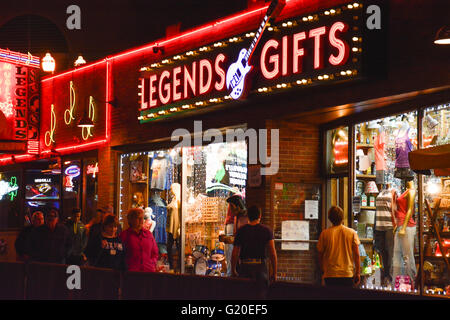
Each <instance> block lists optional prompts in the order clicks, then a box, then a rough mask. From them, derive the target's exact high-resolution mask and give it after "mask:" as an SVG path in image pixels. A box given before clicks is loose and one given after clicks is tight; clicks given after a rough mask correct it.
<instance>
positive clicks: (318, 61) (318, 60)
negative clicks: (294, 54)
mask: <svg viewBox="0 0 450 320" xmlns="http://www.w3.org/2000/svg"><path fill="white" fill-rule="evenodd" d="M326 32H327V29H326V27H320V28H316V29H312V30H310V31H309V37H310V38H312V37H314V69H321V68H323V61H322V55H321V54H320V53H321V52H320V49H321V48H320V47H321V46H320V37H321V36H323V35H324V34H325V33H326Z"/></svg>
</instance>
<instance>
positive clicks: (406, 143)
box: [395, 128, 413, 168]
mask: <svg viewBox="0 0 450 320" xmlns="http://www.w3.org/2000/svg"><path fill="white" fill-rule="evenodd" d="M408 134H409V128H408V130H406V132H405V134H404V135H403V136H398V137H397V138H396V139H395V167H396V168H409V158H408V154H409V153H410V152H411V151H412V149H413V145H412V143H411V140H410V139H409V136H408Z"/></svg>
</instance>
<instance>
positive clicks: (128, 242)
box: [120, 208, 158, 272]
mask: <svg viewBox="0 0 450 320" xmlns="http://www.w3.org/2000/svg"><path fill="white" fill-rule="evenodd" d="M127 218H128V224H129V226H130V227H129V228H128V229H127V230H125V231H123V232H122V233H121V234H120V239H121V240H122V243H123V244H124V247H125V257H126V258H125V261H126V264H127V269H128V270H129V271H146V272H156V261H157V260H158V245H157V244H156V241H155V238H154V237H153V235H152V233H151V232H150V231H148V230H146V229H144V210H142V209H141V208H132V209H130V210H128V213H127Z"/></svg>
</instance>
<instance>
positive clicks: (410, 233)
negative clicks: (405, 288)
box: [392, 226, 417, 284]
mask: <svg viewBox="0 0 450 320" xmlns="http://www.w3.org/2000/svg"><path fill="white" fill-rule="evenodd" d="M400 229H401V228H400V227H399V228H397V230H396V232H395V236H394V256H393V259H392V280H393V281H395V278H396V277H397V276H399V275H406V276H409V277H410V278H411V282H412V283H413V284H414V281H415V278H416V274H417V270H416V262H415V259H414V237H415V236H416V227H415V226H414V227H406V232H405V235H403V236H399V235H398V231H399V230H400Z"/></svg>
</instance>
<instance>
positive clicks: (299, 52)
mask: <svg viewBox="0 0 450 320" xmlns="http://www.w3.org/2000/svg"><path fill="white" fill-rule="evenodd" d="M305 39H306V33H305V32H299V33H296V34H294V37H293V41H294V56H293V60H294V63H293V66H292V71H293V72H294V73H299V72H302V64H303V59H302V63H300V64H299V63H298V60H299V57H303V56H304V55H305V50H304V49H303V48H299V47H298V42H299V41H301V40H305Z"/></svg>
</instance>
